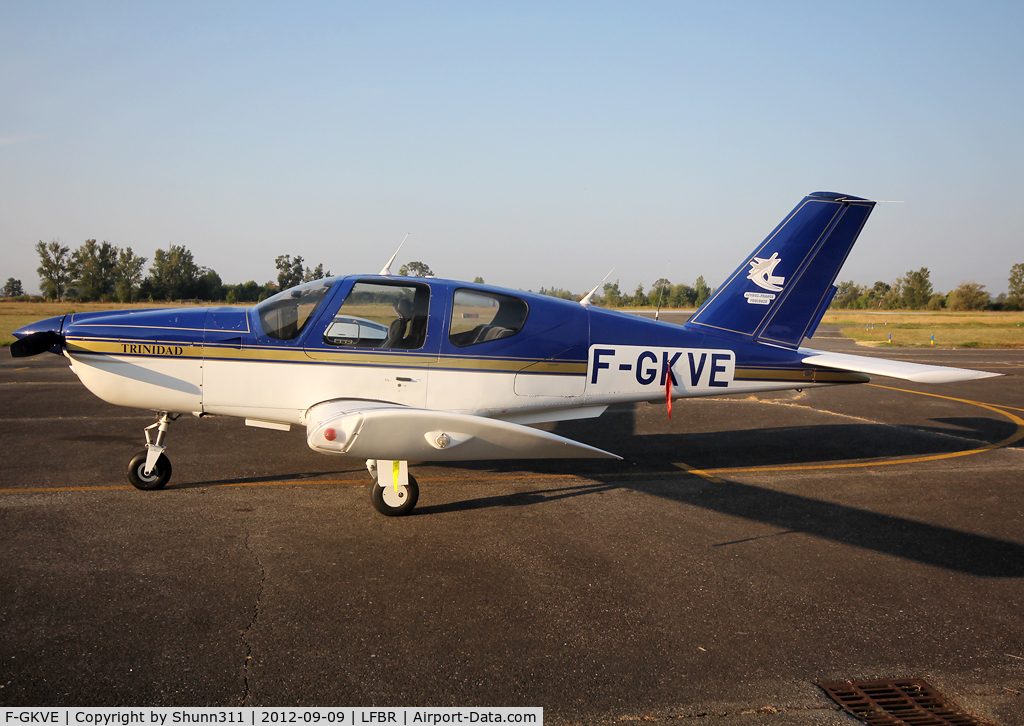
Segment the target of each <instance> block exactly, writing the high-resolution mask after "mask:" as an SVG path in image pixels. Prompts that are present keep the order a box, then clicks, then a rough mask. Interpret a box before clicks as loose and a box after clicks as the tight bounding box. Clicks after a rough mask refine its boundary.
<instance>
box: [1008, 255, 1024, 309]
mask: <svg viewBox="0 0 1024 726" xmlns="http://www.w3.org/2000/svg"><path fill="white" fill-rule="evenodd" d="M1009 283H1010V284H1009V287H1008V289H1007V291H1006V302H1007V305H1008V306H1012V307H1013V308H1016V309H1017V310H1020V309H1021V308H1024V262H1018V263H1017V264H1016V265H1014V266H1013V267H1011V268H1010V280H1009Z"/></svg>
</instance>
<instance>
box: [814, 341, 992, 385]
mask: <svg viewBox="0 0 1024 726" xmlns="http://www.w3.org/2000/svg"><path fill="white" fill-rule="evenodd" d="M800 352H801V353H804V354H805V355H806V357H805V358H804V359H803V362H804V363H805V364H806V365H812V366H820V367H822V368H837V369H839V370H844V371H854V372H856V373H867V374H868V375H876V376H889V377H890V378H902V379H903V380H905V381H914V382H915V383H956V382H958V381H976V380H978V379H979V378H992V377H993V376H998V375H1002V374H1000V373H989V372H987V371H973V370H970V369H967V368H947V367H945V366H928V365H923V364H921V363H908V362H906V361H901V360H887V359H885V358H869V357H867V356H861V355H847V354H845V353H828V352H826V351H821V350H811V349H809V348H801V349H800Z"/></svg>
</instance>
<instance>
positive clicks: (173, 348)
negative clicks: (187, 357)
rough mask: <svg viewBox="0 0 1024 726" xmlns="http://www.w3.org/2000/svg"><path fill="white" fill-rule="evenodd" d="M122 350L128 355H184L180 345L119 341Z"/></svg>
mask: <svg viewBox="0 0 1024 726" xmlns="http://www.w3.org/2000/svg"><path fill="white" fill-rule="evenodd" d="M121 348H122V349H123V350H122V352H124V353H128V354H130V355H184V354H185V349H184V348H182V347H181V346H180V345H148V344H146V343H121Z"/></svg>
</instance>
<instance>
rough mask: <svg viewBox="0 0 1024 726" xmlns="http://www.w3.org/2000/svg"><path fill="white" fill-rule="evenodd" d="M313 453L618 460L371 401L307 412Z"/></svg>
mask: <svg viewBox="0 0 1024 726" xmlns="http://www.w3.org/2000/svg"><path fill="white" fill-rule="evenodd" d="M306 441H307V443H308V444H309V447H310V448H311V449H313V450H314V451H319V452H321V453H325V454H344V455H345V456H352V457H358V458H360V459H385V460H401V461H473V460H480V459H581V458H607V459H619V458H621V457H619V456H616V455H615V454H612V453H610V452H607V451H603V450H601V449H596V448H594V447H593V446H587V445H586V444H581V443H579V442H577V441H573V440H571V439H567V438H564V437H562V436H557V435H555V434H551V433H548V432H547V431H541V430H539V429H533V428H529V427H527V426H522V425H520V424H515V423H510V422H508V421H499V420H497V419H492V418H484V417H482V416H472V415H470V414H465V413H451V412H448V411H433V410H430V409H424V408H409V407H407V406H398V405H395V404H391V403H380V402H373V401H353V400H341V401H327V402H324V403H320V404H317V405H316V406H313V407H312V408H310V409H309V410H308V411H307V412H306Z"/></svg>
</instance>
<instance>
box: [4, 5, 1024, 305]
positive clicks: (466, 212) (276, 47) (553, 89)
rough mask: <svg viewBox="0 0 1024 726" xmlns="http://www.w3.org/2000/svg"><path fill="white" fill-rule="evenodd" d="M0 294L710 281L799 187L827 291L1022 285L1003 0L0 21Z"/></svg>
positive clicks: (1018, 34)
mask: <svg viewBox="0 0 1024 726" xmlns="http://www.w3.org/2000/svg"><path fill="white" fill-rule="evenodd" d="M0 12H2V17H3V22H2V23H0V250H2V252H3V254H2V256H0V280H6V279H7V278H8V277H15V278H18V279H21V280H22V282H23V283H24V285H25V287H26V289H28V290H31V291H34V290H36V289H38V277H37V275H36V273H35V269H36V267H37V266H38V259H37V257H36V255H35V252H34V250H33V245H34V244H35V243H36V242H37V241H38V240H43V241H46V242H48V241H50V240H52V239H56V238H59V239H60V240H61V241H62V242H63V243H64V244H67V245H69V246H70V247H72V248H74V247H76V246H78V245H79V244H81V243H82V242H83V241H84V240H85V239H88V238H96V239H99V240H107V241H109V242H111V243H112V244H115V245H118V246H121V247H127V246H131V247H132V248H133V249H134V250H135V251H136V252H137V253H139V254H142V255H145V256H147V257H149V258H150V259H152V256H153V251H154V250H156V249H158V248H165V247H166V246H167V245H168V244H171V243H174V244H184V245H186V246H187V247H188V248H189V249H191V250H192V252H193V254H194V256H195V258H196V261H197V262H198V263H199V264H201V265H205V266H208V267H212V268H213V269H215V270H216V271H217V272H218V273H219V274H220V275H221V277H222V278H223V279H224V281H225V282H244V281H246V280H249V279H255V280H257V281H260V282H263V281H266V280H270V279H274V278H276V270H275V269H274V258H275V257H276V256H277V255H280V254H291V255H302V256H303V257H304V258H305V259H306V261H307V262H311V263H313V264H315V263H317V262H323V263H324V264H325V266H326V267H327V268H329V269H330V270H331V271H332V272H334V273H335V274H348V273H376V272H377V271H378V270H379V269H380V268H381V266H382V265H383V264H384V262H385V261H386V260H387V258H388V257H390V255H391V254H392V253H393V252H394V250H395V248H396V247H397V245H398V243H399V242H400V241H401V239H402V238H403V237H404V236H405V235H406V233H411V235H410V237H409V240H408V242H406V245H405V247H404V248H403V250H402V253H401V254H400V256H399V260H398V262H399V263H401V262H408V261H410V260H422V261H424V262H426V263H428V264H429V265H430V266H431V268H433V270H434V271H435V273H437V274H438V276H443V277H453V278H460V279H472V278H473V277H475V276H477V275H480V276H482V277H483V278H485V279H486V280H487V281H488V282H491V283H494V284H499V285H505V286H509V287H519V288H523V289H529V288H532V289H534V290H536V289H538V288H540V287H541V286H548V287H550V286H559V287H567V288H569V289H572V290H574V291H580V292H585V291H586V290H587V289H589V288H590V287H592V286H593V285H595V284H597V282H598V281H599V280H600V279H601V278H602V277H603V276H604V274H605V273H606V272H607V271H608V270H609V269H610V268H612V267H614V268H615V272H614V273H613V274H612V278H611V279H613V280H614V279H618V280H619V282H620V286H621V287H622V289H623V290H624V291H625V290H629V291H632V289H634V288H635V287H636V285H637V284H638V283H643V284H644V285H645V286H647V287H649V286H650V284H651V283H652V282H653V281H654V280H656V279H658V278H659V277H667V278H669V279H670V280H671V281H672V282H676V283H678V282H687V283H692V282H693V280H694V279H695V278H696V277H697V276H698V275H704V276H705V278H706V279H707V280H708V282H709V283H710V284H712V285H717V284H718V283H719V282H721V281H722V280H723V279H724V278H725V276H726V275H727V274H728V273H729V272H731V271H732V270H733V269H734V268H735V267H736V266H737V265H738V264H739V263H740V262H741V261H742V258H743V257H744V256H745V255H747V254H748V253H749V252H750V251H751V250H752V249H753V248H754V247H755V245H756V244H757V243H758V242H760V240H761V239H763V238H764V236H765V235H766V234H767V233H768V232H770V231H771V229H772V228H773V227H774V226H775V224H777V223H778V222H779V221H780V220H781V219H782V217H783V216H784V215H785V214H786V213H787V212H788V211H789V210H790V209H792V207H793V206H794V205H795V204H796V203H797V202H798V201H799V200H800V198H801V197H802V196H803V195H804V194H806V193H808V192H811V191H816V190H831V191H839V192H843V193H848V194H853V195H857V196H863V197H869V198H872V199H882V200H903V201H905V203H904V204H883V205H879V206H878V207H877V208H876V210H875V212H874V213H873V215H872V217H871V219H870V220H869V221H868V224H867V226H866V228H865V230H864V232H863V234H862V235H861V238H860V240H859V242H858V244H857V246H856V247H855V249H854V251H853V253H852V254H851V256H850V258H849V259H848V261H847V263H846V266H845V268H844V269H843V271H842V272H841V273H840V279H842V280H846V279H854V280H856V281H858V282H861V283H867V284H871V283H873V282H874V281H875V280H879V279H880V280H885V281H892V280H893V279H895V278H896V277H897V276H899V275H902V274H904V273H905V272H906V271H907V270H910V269H917V268H919V267H922V266H923V267H928V268H929V269H930V270H931V272H932V281H933V284H934V285H935V287H936V288H937V289H939V290H942V291H947V290H949V289H950V288H952V287H955V286H956V285H958V284H960V283H961V282H964V281H968V280H974V281H977V282H980V283H982V284H985V285H986V286H987V287H988V289H989V291H990V292H993V293H998V292H1003V291H1005V290H1006V283H1007V277H1008V275H1009V269H1010V267H1011V265H1013V264H1014V263H1016V262H1024V211H1022V210H1024V180H1022V171H1024V113H1022V112H1024V85H1022V79H1024V5H1022V4H1020V3H968V2H964V3H948V2H929V3H923V2H921V3H893V2H877V3H876V2H857V3H810V2H807V3H688V2H673V3H641V4H626V3H615V4H611V3H609V4H599V3H575V4H570V3H564V4H555V5H552V4H550V3H537V4H530V3H509V4H504V5H497V6H495V5H494V4H491V3H465V4H456V3H444V4H438V5H432V4H425V3H424V4H413V3H387V4H383V3H382V4H377V3H358V4H357V3H352V4H343V3H333V2H332V3H304V4H284V3H267V4H257V3H251V2H245V3H207V2H202V3H187V2H177V3H166V4H157V3H103V2H93V3H77V2H68V3H51V2H31V3H26V2H0Z"/></svg>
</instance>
